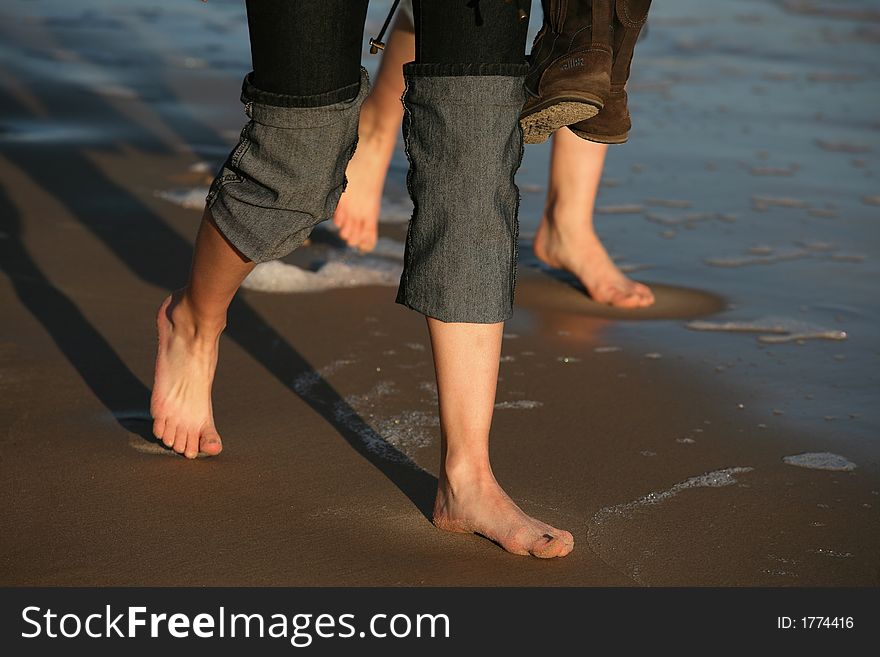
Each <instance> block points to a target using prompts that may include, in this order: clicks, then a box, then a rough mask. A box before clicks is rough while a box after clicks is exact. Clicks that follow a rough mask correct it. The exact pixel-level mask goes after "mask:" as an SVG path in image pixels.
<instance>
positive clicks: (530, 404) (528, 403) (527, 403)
mask: <svg viewBox="0 0 880 657" xmlns="http://www.w3.org/2000/svg"><path fill="white" fill-rule="evenodd" d="M543 405H544V402H539V401H532V400H531V399H518V400H516V401H506V402H498V403H497V404H495V408H499V409H509V408H516V409H518V408H523V409H532V408H540V407H541V406H543Z"/></svg>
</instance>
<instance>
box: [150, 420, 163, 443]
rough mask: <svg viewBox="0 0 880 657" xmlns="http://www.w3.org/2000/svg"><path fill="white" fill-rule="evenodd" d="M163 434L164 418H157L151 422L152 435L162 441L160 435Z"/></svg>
mask: <svg viewBox="0 0 880 657" xmlns="http://www.w3.org/2000/svg"><path fill="white" fill-rule="evenodd" d="M164 432H165V418H164V417H157V418H156V419H155V420H153V435H154V436H156V438H158V439H159V440H162V435H163V434H164Z"/></svg>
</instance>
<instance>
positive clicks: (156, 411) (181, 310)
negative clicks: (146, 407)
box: [150, 292, 223, 459]
mask: <svg viewBox="0 0 880 657" xmlns="http://www.w3.org/2000/svg"><path fill="white" fill-rule="evenodd" d="M181 299H182V295H181V293H180V292H175V293H174V294H173V295H171V296H169V297H168V298H167V299H165V301H164V302H162V305H161V306H160V307H159V313H158V315H157V317H156V327H157V329H158V332H159V352H158V355H157V357H156V376H155V380H154V383H153V397H152V400H151V403H150V413H151V414H152V416H153V433H154V434H155V435H156V438H158V439H160V440H161V441H162V442H163V443H164V444H165V446H166V447H169V448H171V449H173V450H174V451H175V452H177V453H178V454H183V455H184V456H186V457H187V458H190V459H194V458H195V457H196V456H198V454H199V452H200V451H201V452H202V453H204V454H207V455H208V456H214V455H215V454H219V453H220V450H221V449H223V446H222V443H221V442H220V434H218V433H217V429H216V428H215V427H214V411H213V408H212V406H211V385H212V384H213V382H214V372H215V370H216V368H217V350H218V345H219V341H220V333H221V331H222V329H223V327H222V326H221V327H212V328H210V329H207V328H205V327H202V326H197V325H196V323H195V322H194V321H193V318H192V314H191V313H189V312H188V311H187V308H186V306H185V304H184V303H182V302H181Z"/></svg>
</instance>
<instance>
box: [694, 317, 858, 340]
mask: <svg viewBox="0 0 880 657" xmlns="http://www.w3.org/2000/svg"><path fill="white" fill-rule="evenodd" d="M685 326H686V327H687V328H689V329H691V330H692V331H728V332H732V333H762V334H764V335H759V336H758V341H759V342H762V343H765V344H782V343H786V342H802V341H804V340H846V339H847V334H846V331H840V330H837V329H829V328H826V327H823V326H818V325H816V324H810V323H808V322H804V321H801V320H798V319H792V318H790V317H764V318H761V319H756V320H752V321H730V322H716V321H710V320H704V319H697V320H693V321H691V322H688V323H687V324H685Z"/></svg>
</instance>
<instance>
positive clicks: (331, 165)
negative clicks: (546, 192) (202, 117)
mask: <svg viewBox="0 0 880 657" xmlns="http://www.w3.org/2000/svg"><path fill="white" fill-rule="evenodd" d="M413 4H414V6H413V9H414V11H413V14H414V16H413V18H414V21H413V23H414V26H413V27H414V30H415V35H416V60H415V62H412V63H410V64H407V65H406V66H405V67H404V77H405V81H406V91H405V93H404V95H403V98H402V101H403V105H404V126H403V132H404V140H405V145H406V152H407V157H408V159H409V164H410V170H409V174H408V177H407V186H408V189H409V192H410V195H411V197H412V200H413V205H414V211H413V216H412V218H411V219H410V223H409V226H408V231H407V239H406V248H405V255H404V267H403V273H402V276H401V281H400V287H399V289H398V294H397V299H396V301H397V303H400V304H402V305H405V306H407V307H409V308H412V309H414V310H416V311H418V312H421V313H422V314H425V315H427V316H429V317H434V318H437V319H439V320H441V321H444V322H471V323H494V322H500V321H504V320H506V319H508V318H509V317H510V315H511V314H512V309H513V299H514V290H515V282H516V259H517V238H518V219H517V211H518V206H519V190H518V189H517V187H516V185H515V183H514V174H515V173H516V170H517V168H518V167H519V164H520V162H521V159H522V131H521V129H520V127H519V113H520V110H521V108H522V104H523V102H524V100H525V92H524V89H523V79H524V75H525V72H526V70H527V64H526V63H525V53H524V51H525V39H526V28H527V21H523V20H521V19H520V17H518V16H517V10H518V9H519V7H518V6H517V5H518V3H516V2H507V1H505V0H481V1H480V2H477V3H474V2H472V1H471V0H421V1H419V0H415V2H414V3H413ZM523 4H527V3H523ZM366 9H367V1H366V0H250V1H249V2H248V26H249V30H250V37H251V53H252V59H253V70H252V71H251V72H250V73H249V74H248V75H247V76H245V79H244V82H243V84H242V93H241V101H242V103H243V104H244V106H245V114H246V115H247V118H248V121H247V123H246V124H245V126H244V128H243V129H242V131H241V136H240V139H239V141H238V144H236V146H235V147H234V148H233V150H232V152H231V153H230V154H229V157H228V158H227V159H226V161H225V162H224V164H223V166H222V168H221V170H220V171H219V172H218V174H217V176H216V177H215V179H214V181H213V183H212V185H211V188H210V190H209V193H208V197H207V207H208V209H209V210H210V215H211V217H212V218H213V221H214V223H215V225H216V226H217V228H218V229H219V230H220V231H221V232H222V233H223V235H224V236H225V237H226V238H227V239H228V240H229V242H230V243H231V244H232V245H233V246H234V247H235V248H236V249H237V250H238V251H239V252H240V253H241V254H242V255H244V256H245V257H246V258H248V259H250V260H252V261H254V262H265V261H268V260H272V259H276V258H279V257H282V256H284V255H286V254H288V253H290V252H291V251H293V250H294V249H296V248H297V247H298V246H300V245H301V244H302V243H303V242H304V241H305V240H306V239H307V238H308V237H309V235H310V234H311V232H312V230H313V229H314V227H315V226H317V225H318V224H319V223H321V222H323V221H327V220H328V219H331V218H332V216H333V213H334V211H335V209H336V205H337V203H338V202H339V198H340V196H341V194H342V193H343V191H344V189H345V186H346V179H345V169H346V166H347V165H348V162H349V160H350V159H351V157H352V155H353V154H354V151H355V148H356V147H357V140H358V132H357V131H358V118H359V113H360V107H361V105H362V103H363V102H364V99H365V98H366V96H367V94H368V92H369V86H370V85H369V78H368V75H367V72H366V70H365V69H363V68H362V67H361V65H360V55H361V52H362V44H363V31H364V20H365V17H366Z"/></svg>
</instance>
